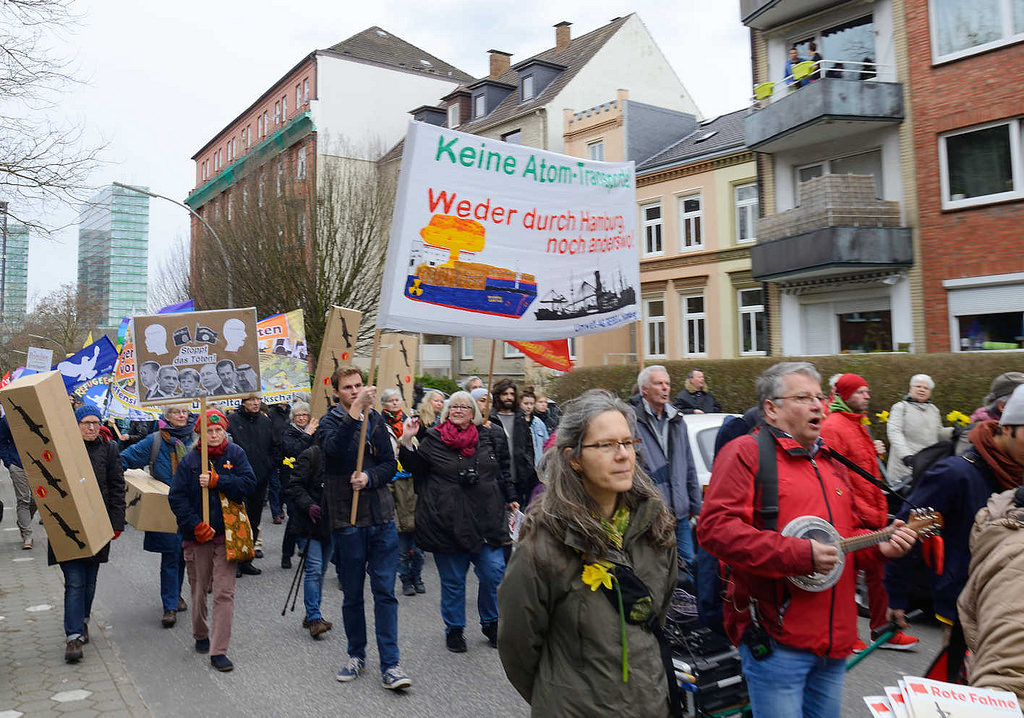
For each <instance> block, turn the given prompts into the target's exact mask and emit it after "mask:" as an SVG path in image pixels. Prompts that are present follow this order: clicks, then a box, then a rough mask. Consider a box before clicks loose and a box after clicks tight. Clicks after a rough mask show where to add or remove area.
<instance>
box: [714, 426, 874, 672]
mask: <svg viewBox="0 0 1024 718" xmlns="http://www.w3.org/2000/svg"><path fill="white" fill-rule="evenodd" d="M775 445H776V460H777V461H778V473H779V517H778V527H779V529H780V530H781V529H782V528H784V527H785V526H786V525H787V524H788V523H789V522H791V521H792V520H793V519H796V518H797V517H800V516H806V515H813V516H819V517H821V518H824V519H825V520H827V521H828V522H829V523H831V524H832V525H833V526H834V527H835V528H836V529H837V530H838V531H839V534H840V535H841V536H843V537H851V536H855V535H860V534H864V533H868V530H867V529H865V528H863V526H862V525H861V521H860V519H859V518H858V516H857V514H856V513H855V510H854V496H853V491H852V489H851V488H850V484H849V480H848V475H847V471H846V468H845V467H843V466H842V465H841V464H839V463H838V462H836V461H835V460H834V459H832V458H831V456H830V455H829V451H828V449H827V448H822V449H819V451H818V452H817V453H816V454H815V455H814V457H813V458H812V456H811V454H810V453H809V452H808V451H807V450H806V449H804V448H803V447H802V446H800V444H798V443H797V442H796V441H795V440H794V439H792V438H789V437H788V436H779V435H778V434H776V436H775ZM757 466H758V446H757V440H756V439H755V438H754V436H753V435H747V436H743V437H740V438H739V439H736V440H734V441H731V442H729V443H728V444H726V445H725V447H724V448H723V449H722V451H721V453H720V454H719V455H718V457H717V458H716V459H715V465H714V471H713V472H712V475H711V483H710V484H709V485H708V490H707V493H706V494H705V496H704V508H703V509H702V511H701V515H700V519H699V521H698V523H697V538H698V540H699V541H700V543H701V545H702V546H703V547H704V548H705V549H706V550H707V551H709V552H710V553H711V554H712V555H714V556H715V557H716V558H718V559H719V560H720V561H722V562H724V563H726V564H729V565H730V566H731V567H732V575H731V577H729V578H728V579H726V581H725V583H726V585H727V586H728V588H727V590H726V597H725V601H724V604H723V607H722V608H723V614H724V619H725V627H726V631H727V632H728V634H729V638H730V639H731V640H732V642H733V643H734V644H736V645H739V642H740V640H741V637H742V635H743V631H744V630H745V629H746V627H747V626H748V625H749V624H750V622H751V616H750V610H749V606H750V604H751V599H754V601H755V602H756V608H757V612H758V618H759V620H760V622H761V625H762V626H763V627H764V628H765V630H766V631H767V632H768V633H769V634H770V635H771V636H772V637H773V638H774V639H775V640H776V641H778V642H779V643H781V644H782V645H785V646H788V647H790V648H795V649H800V650H805V651H809V652H811V653H813V654H815V655H818V656H827V657H829V658H845V657H846V656H847V655H849V653H850V651H851V650H852V648H853V643H854V641H855V640H856V638H857V607H856V604H855V602H854V591H855V581H856V577H855V574H856V570H855V567H854V562H853V561H851V560H849V558H851V557H850V556H847V559H848V560H847V561H846V565H845V567H844V570H843V574H842V576H841V578H840V579H839V582H838V583H836V585H834V586H833V587H832V588H830V589H828V590H825V591H821V592H817V593H812V592H809V591H804V590H803V589H801V588H798V587H797V586H795V585H794V584H792V583H790V582H789V581H788V580H786V576H790V575H801V574H809V573H812V572H813V570H814V565H813V561H812V558H811V543H810V541H809V540H807V539H802V538H795V537H786V536H782V535H781V534H780V533H778V532H777V531H767V530H762V529H760V528H758V525H757V523H758V517H757V512H756V511H755V508H759V507H760V506H761V496H760V495H759V494H758V495H757V496H755V495H754V493H755V488H754V487H755V476H756V474H757ZM861 557H863V559H864V560H876V561H878V560H882V555H881V553H879V551H878V547H877V546H873V547H871V548H869V549H865V550H864V551H862V552H860V553H859V554H858V560H859V561H860V559H861Z"/></svg>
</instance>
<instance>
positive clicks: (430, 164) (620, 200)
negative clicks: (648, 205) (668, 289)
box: [377, 122, 640, 341]
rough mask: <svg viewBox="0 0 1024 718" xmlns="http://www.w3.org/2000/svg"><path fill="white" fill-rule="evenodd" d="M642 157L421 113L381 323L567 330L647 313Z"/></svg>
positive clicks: (394, 232)
mask: <svg viewBox="0 0 1024 718" xmlns="http://www.w3.org/2000/svg"><path fill="white" fill-rule="evenodd" d="M636 245H637V231H636V188H635V180H634V172H633V163H631V162H630V163H610V162H594V161H589V160H584V159H580V158H576V157H568V156H565V155H559V154H555V153H552V152H546V151H543V150H538V149H534V148H531V147H525V146H521V145H511V144H508V143H505V142H500V141H498V140H492V139H488V138H484V137H480V136H477V135H468V134H464V133H461V132H456V131H453V130H449V129H446V128H443V127H436V126H434V125H428V124H423V123H420V122H412V123H411V124H410V127H409V132H408V134H407V135H406V139H405V149H404V151H403V157H402V169H401V174H400V177H399V187H398V194H397V198H396V203H395V212H394V217H393V219H392V224H391V239H390V244H389V247H388V258H387V264H386V268H385V273H384V281H383V283H382V294H381V304H380V309H379V312H378V319H377V326H378V327H382V328H387V329H393V330H394V329H401V330H407V331H415V332H430V333H437V334H448V335H455V336H477V337H484V338H490V339H505V340H517V341H522V340H525V341H538V340H546V339H565V338H566V337H570V336H579V335H584V334H593V333H597V332H602V331H606V330H608V329H612V328H615V327H620V326H625V325H627V324H629V323H632V322H636V321H637V320H638V319H639V318H640V305H639V297H640V267H639V259H638V257H639V254H638V252H637V246H636Z"/></svg>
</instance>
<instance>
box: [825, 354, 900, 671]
mask: <svg viewBox="0 0 1024 718" xmlns="http://www.w3.org/2000/svg"><path fill="white" fill-rule="evenodd" d="M870 406H871V390H870V389H869V387H868V383H867V382H866V381H865V380H864V377H862V376H859V375H857V374H843V375H842V376H840V377H839V379H838V380H837V381H836V387H835V395H834V397H833V399H832V403H831V404H830V405H829V415H828V416H827V417H826V418H825V421H824V422H823V423H822V425H821V438H822V439H824V440H825V443H826V444H828V447H829V448H830V449H832V450H834V451H838V452H839V453H840V454H842V455H843V456H845V457H846V458H847V459H849V460H850V461H852V462H853V463H855V464H856V465H857V466H859V467H860V468H862V469H864V471H866V472H867V473H869V474H871V475H872V476H874V477H875V478H876V479H878V480H879V481H881V476H882V474H881V472H880V471H879V470H878V457H879V456H881V455H882V454H884V453H885V444H883V443H882V442H881V441H879V440H878V439H872V438H871V434H870V433H869V432H868V427H867V424H866V419H867V413H868V408H869V407H870ZM849 478H850V483H851V484H852V486H853V505H854V509H855V510H856V512H857V513H858V514H859V515H860V519H861V522H862V523H863V525H864V526H866V527H868V528H870V529H880V528H882V527H883V526H885V524H886V523H887V522H888V520H889V507H888V502H886V500H885V494H883V493H882V490H881V489H880V488H878V487H877V486H875V485H874V484H872V483H871V482H870V481H868V480H867V479H865V478H864V477H862V476H859V475H858V474H857V473H856V472H853V471H851V472H849ZM863 563H864V565H858V566H857V568H859V569H862V570H863V571H864V583H865V584H866V585H867V589H868V608H869V610H870V612H871V639H872V640H874V639H875V638H876V637H877V634H878V633H881V629H883V628H885V626H886V624H888V622H889V621H888V620H887V619H886V609H888V607H889V597H888V596H887V595H886V593H885V584H884V582H883V579H884V578H885V569H884V567H883V566H882V564H880V563H878V562H877V561H865V562H863ZM916 644H917V639H916V638H914V637H913V636H908V635H906V634H904V633H902V632H897V633H896V634H895V635H894V636H893V637H892V638H890V639H889V640H888V641H886V642H885V643H883V644H882V645H881V646H880V648H891V649H893V650H896V651H908V650H912V649H913V648H914V646H915V645H916ZM866 647H867V646H865V645H864V642H863V641H861V640H860V638H858V639H857V640H856V642H854V644H853V652H854V653H860V652H861V651H863V650H864V649H865V648H866Z"/></svg>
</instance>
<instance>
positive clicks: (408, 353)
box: [371, 333, 420, 412]
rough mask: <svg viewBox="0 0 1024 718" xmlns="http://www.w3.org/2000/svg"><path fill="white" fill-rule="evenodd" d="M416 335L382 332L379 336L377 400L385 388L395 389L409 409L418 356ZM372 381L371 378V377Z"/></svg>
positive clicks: (408, 409)
mask: <svg viewBox="0 0 1024 718" xmlns="http://www.w3.org/2000/svg"><path fill="white" fill-rule="evenodd" d="M419 351H420V340H419V337H418V336H412V335H407V334H397V333H395V334H382V335H381V337H380V359H379V363H378V368H377V400H378V402H379V401H380V398H381V394H382V393H383V392H384V390H385V389H397V390H398V392H399V393H400V394H401V395H402V405H403V406H404V407H405V410H406V411H407V412H408V411H411V410H412V409H414V408H415V407H414V406H413V405H412V395H413V384H414V383H415V381H416V360H417V359H418V357H419ZM371 381H372V379H371Z"/></svg>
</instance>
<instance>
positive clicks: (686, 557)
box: [676, 519, 696, 577]
mask: <svg viewBox="0 0 1024 718" xmlns="http://www.w3.org/2000/svg"><path fill="white" fill-rule="evenodd" d="M676 553H678V554H679V558H681V559H682V560H683V562H684V563H685V564H686V566H687V567H688V568H689V571H690V576H691V577H692V576H694V575H695V574H694V571H695V568H696V567H695V566H694V563H693V559H694V551H693V529H692V528H690V520H689V519H678V520H677V523H676Z"/></svg>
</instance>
